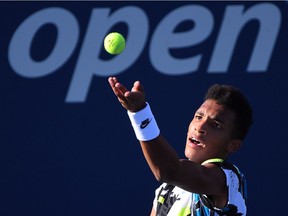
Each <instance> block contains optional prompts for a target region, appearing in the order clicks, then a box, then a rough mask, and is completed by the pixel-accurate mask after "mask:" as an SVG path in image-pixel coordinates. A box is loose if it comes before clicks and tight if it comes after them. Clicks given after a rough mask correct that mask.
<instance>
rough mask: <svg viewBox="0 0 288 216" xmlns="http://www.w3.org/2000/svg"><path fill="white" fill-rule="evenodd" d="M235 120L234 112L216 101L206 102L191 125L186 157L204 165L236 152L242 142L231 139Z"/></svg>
mask: <svg viewBox="0 0 288 216" xmlns="http://www.w3.org/2000/svg"><path fill="white" fill-rule="evenodd" d="M234 119H235V113H234V112H233V111H232V110H230V109H229V108H227V107H224V106H222V105H219V104H217V103H216V101H215V100H211V99H209V100H206V101H205V102H204V103H203V104H202V105H201V106H200V108H199V109H198V110H197V111H196V113H195V115H194V118H193V120H192V121H191V123H190V125H189V128H188V133H187V140H186V147H185V155H186V157H187V158H188V159H190V160H192V161H195V162H197V163H202V162H203V161H205V160H207V159H211V158H223V159H225V158H226V157H227V156H228V154H229V153H231V152H233V151H236V150H237V149H238V148H239V147H240V144H241V141H240V140H235V139H232V138H231V134H232V129H233V121H234Z"/></svg>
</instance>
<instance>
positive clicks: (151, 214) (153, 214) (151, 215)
mask: <svg viewBox="0 0 288 216" xmlns="http://www.w3.org/2000/svg"><path fill="white" fill-rule="evenodd" d="M150 216H156V212H155V210H154V208H153V207H152V210H151V213H150Z"/></svg>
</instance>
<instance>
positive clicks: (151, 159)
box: [140, 134, 180, 183]
mask: <svg viewBox="0 0 288 216" xmlns="http://www.w3.org/2000/svg"><path fill="white" fill-rule="evenodd" d="M140 144H141V148H142V151H143V154H144V157H145V159H146V161H147V163H148V165H149V167H150V169H151V171H152V172H153V174H154V176H155V178H156V179H157V180H158V181H161V182H167V183H169V182H171V181H173V178H174V176H175V175H177V172H178V171H179V170H180V162H179V158H178V155H177V153H176V152H175V150H174V149H173V148H172V147H171V146H170V145H169V144H168V143H167V141H166V140H165V138H164V137H163V136H162V135H161V134H160V135H159V136H158V137H157V138H155V139H153V140H151V141H140Z"/></svg>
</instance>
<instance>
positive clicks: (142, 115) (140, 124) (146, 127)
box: [127, 103, 160, 141]
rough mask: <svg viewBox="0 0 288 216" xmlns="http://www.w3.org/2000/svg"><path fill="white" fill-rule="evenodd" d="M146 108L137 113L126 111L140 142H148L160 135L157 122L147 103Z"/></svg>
mask: <svg viewBox="0 0 288 216" xmlns="http://www.w3.org/2000/svg"><path fill="white" fill-rule="evenodd" d="M146 104H147V105H146V107H145V108H144V109H142V110H140V111H138V112H130V111H129V110H128V111H127V113H128V116H129V118H130V121H131V124H132V126H133V129H134V132H135V135H136V137H137V139H138V140H140V141H149V140H152V139H154V138H156V137H157V136H158V135H159V134H160V130H159V128H158V125H157V122H156V120H155V118H154V115H153V113H152V111H151V109H150V106H149V104H148V103H146Z"/></svg>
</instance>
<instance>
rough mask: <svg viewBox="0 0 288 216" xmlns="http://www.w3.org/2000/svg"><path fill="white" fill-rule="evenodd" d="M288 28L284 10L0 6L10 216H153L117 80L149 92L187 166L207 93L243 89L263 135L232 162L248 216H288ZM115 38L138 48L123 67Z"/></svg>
mask: <svg viewBox="0 0 288 216" xmlns="http://www.w3.org/2000/svg"><path fill="white" fill-rule="evenodd" d="M16 8H17V9H16ZM287 19H288V4H287V2H285V1H282V2H260V1H255V2H251V1H231V2H229V1H222V2H206V1H203V2H196V1H191V2H189V1H183V2H177V1H174V2H164V1H159V2H157V1H156V2H152V1H147V2H143V1H141V2H137V1H136V2H129V1H127V2H120V1H115V2H109V1H107V2H106V1H100V2H98V1H87V2H76V1H72V2H65V1H63V2H56V1H54V2H53V1H51V2H45V1H35V2H33V1H31V2H25V1H18V2H0V28H1V33H0V39H1V40H0V49H1V52H0V82H1V83H0V86H1V91H0V98H1V104H0V110H1V112H0V113H1V117H0V119H1V121H0V122H1V131H2V132H1V136H0V139H1V141H0V142H1V150H0V152H1V161H2V163H1V165H2V166H1V167H2V168H1V178H0V179H1V180H0V183H1V192H0V194H1V195H0V196H1V198H2V199H1V200H2V201H1V208H0V214H1V215H5V216H14V215H15V216H16V215H30V216H34V215H35V216H36V215H37V216H39V215H41V216H45V215H47V216H48V215H49V216H50V215H69V216H72V215H75V216H76V215H77V216H78V215H79V216H80V215H81V216H83V215H87V216H88V215H97V216H98V215H99V216H102V215H113V214H120V215H137V216H142V215H143V216H144V215H149V214H150V211H151V208H152V201H153V198H154V190H155V189H156V187H157V186H158V185H159V182H157V181H156V180H155V178H154V176H153V175H152V173H151V172H150V170H149V167H148V165H147V164H146V161H145V159H144V157H143V155H142V152H141V149H140V146H139V143H138V141H137V139H136V137H135V135H134V132H133V130H132V127H131V125H130V122H129V120H128V117H127V115H126V111H125V110H124V109H123V108H122V107H121V105H119V103H118V101H117V98H116V97H115V96H114V94H113V93H112V91H111V89H110V87H109V85H108V82H107V79H108V77H109V76H117V77H118V78H119V80H120V81H121V82H122V83H124V84H125V85H127V86H128V87H129V88H130V87H132V84H133V82H134V81H135V80H140V81H141V82H142V83H143V85H144V88H145V91H146V95H147V96H146V97H147V100H148V102H149V103H150V105H151V107H152V109H153V112H154V115H155V116H156V118H157V121H158V124H159V126H160V129H161V132H162V134H163V135H164V136H165V137H166V138H167V140H168V141H169V143H170V144H171V145H172V146H173V147H174V148H175V150H176V151H177V153H178V154H179V157H180V158H183V157H184V147H185V139H186V132H187V128H188V124H189V123H190V121H191V118H192V117H193V115H194V112H195V110H196V109H197V108H198V106H199V105H200V104H201V103H202V99H203V94H204V93H205V91H206V89H207V88H208V87H209V86H211V85H212V84H214V83H221V84H231V85H234V86H236V87H238V88H239V89H241V90H242V91H243V92H244V94H245V95H247V98H248V99H249V101H250V102H251V104H252V107H253V109H254V113H255V114H254V121H255V123H254V125H253V127H252V128H251V131H250V133H249V135H248V137H247V138H246V139H245V141H244V145H243V147H242V149H241V151H239V152H238V153H236V154H235V155H233V156H232V157H231V158H230V159H231V161H232V162H234V163H235V164H237V166H239V167H240V168H241V170H242V171H243V172H244V173H245V174H246V177H247V180H248V192H249V194H248V215H252V216H253V215H254V216H255V215H261V216H262V215H283V210H282V209H281V207H282V206H285V203H286V202H284V201H285V200H287V198H286V194H287V192H288V191H287V189H286V188H285V182H284V168H285V167H284V165H285V164H286V161H285V157H286V154H285V153H286V152H287V150H288V148H287V145H286V144H285V141H284V137H285V135H286V128H287V126H286V122H287V120H288V119H287V115H286V110H287V109H288V100H287V92H288V87H287V84H286V77H287V76H286V75H285V74H286V73H287V70H288V64H287V62H286V61H287V50H288V43H287V38H288V31H287ZM114 31H115V32H120V33H121V34H123V36H124V37H125V38H126V48H125V50H124V51H123V52H122V53H121V54H120V55H115V56H112V55H110V54H108V53H107V52H106V51H105V50H104V48H103V40H104V38H105V36H106V35H107V34H108V33H110V32H114Z"/></svg>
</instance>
